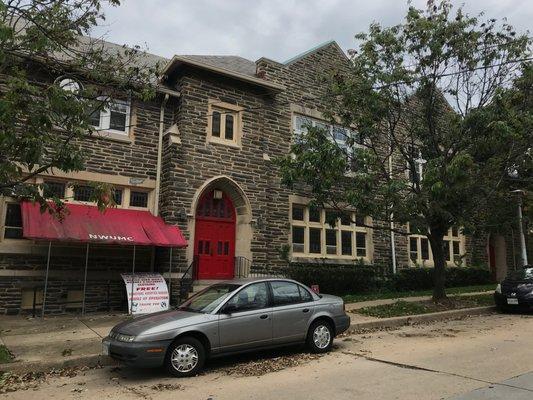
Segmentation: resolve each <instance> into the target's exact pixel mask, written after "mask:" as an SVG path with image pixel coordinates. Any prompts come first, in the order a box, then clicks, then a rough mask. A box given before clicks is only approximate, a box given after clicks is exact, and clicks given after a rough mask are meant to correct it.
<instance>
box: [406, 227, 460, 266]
mask: <svg viewBox="0 0 533 400" xmlns="http://www.w3.org/2000/svg"><path fill="white" fill-rule="evenodd" d="M407 229H408V231H410V228H409V224H408V225H407ZM453 231H454V228H450V229H449V230H448V233H447V234H446V235H445V236H444V238H443V241H444V242H448V243H449V245H448V258H449V260H446V265H448V266H456V265H461V266H466V263H465V257H464V256H465V254H466V251H465V243H466V238H465V236H464V235H463V234H462V233H461V230H460V229H457V235H454V234H453ZM411 239H415V240H416V253H417V256H416V262H414V261H413V259H412V258H411ZM422 239H425V240H427V241H428V259H427V260H423V259H422ZM454 242H456V243H458V244H459V255H458V256H457V257H456V256H455V254H454V252H453V243H454ZM407 254H408V257H409V265H410V266H411V267H416V266H422V267H433V266H435V262H434V260H433V252H432V251H431V244H430V243H429V240H428V238H427V236H426V235H422V234H417V233H410V234H409V235H408V236H407Z"/></svg>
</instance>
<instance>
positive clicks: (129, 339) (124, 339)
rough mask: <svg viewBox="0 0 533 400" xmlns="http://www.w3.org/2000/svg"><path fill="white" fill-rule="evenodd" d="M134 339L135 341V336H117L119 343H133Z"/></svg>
mask: <svg viewBox="0 0 533 400" xmlns="http://www.w3.org/2000/svg"><path fill="white" fill-rule="evenodd" d="M134 339H135V336H132V335H123V334H121V333H119V334H118V335H117V340H118V341H119V342H133V340H134Z"/></svg>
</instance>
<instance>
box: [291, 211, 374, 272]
mask: <svg viewBox="0 0 533 400" xmlns="http://www.w3.org/2000/svg"><path fill="white" fill-rule="evenodd" d="M295 206H297V207H303V209H304V216H303V217H304V218H303V220H295V219H293V218H292V215H293V208H294V207H295ZM326 212H334V211H333V210H329V209H320V210H319V215H320V221H319V222H313V221H310V220H309V214H310V209H309V207H308V206H307V205H305V204H299V203H292V204H291V207H290V222H291V231H290V237H289V244H290V249H291V254H292V255H293V257H306V258H307V257H309V258H328V259H338V260H358V259H360V260H363V261H365V262H371V261H372V257H373V248H372V233H371V228H368V227H367V226H357V225H356V224H355V223H354V221H355V213H354V212H350V213H349V217H350V224H349V225H343V224H341V219H340V218H337V219H336V221H335V224H334V225H333V226H331V225H329V223H327V222H326ZM364 224H365V225H368V226H370V225H371V224H372V222H371V218H370V217H365V218H364ZM293 227H300V228H303V229H304V243H303V244H304V249H303V251H294V244H293V242H292V228H293ZM312 228H316V229H320V253H311V252H310V240H309V234H310V229H312ZM330 229H333V230H335V233H336V239H337V241H336V253H335V254H328V246H327V244H326V231H327V230H330ZM344 231H346V232H350V233H351V243H352V246H351V247H352V254H349V255H348V254H342V232H344ZM357 233H364V234H365V249H366V254H365V256H358V255H357V239H356V237H357Z"/></svg>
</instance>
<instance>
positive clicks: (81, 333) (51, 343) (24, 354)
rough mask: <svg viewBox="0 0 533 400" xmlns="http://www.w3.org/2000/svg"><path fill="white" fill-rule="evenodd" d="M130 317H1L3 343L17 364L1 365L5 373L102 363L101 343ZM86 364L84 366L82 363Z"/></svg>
mask: <svg viewBox="0 0 533 400" xmlns="http://www.w3.org/2000/svg"><path fill="white" fill-rule="evenodd" d="M126 318H128V316H127V315H122V314H121V315H96V316H89V317H74V316H57V317H47V318H45V319H44V320H41V319H40V318H28V317H19V316H1V317H0V342H4V344H5V345H6V347H7V348H8V349H9V350H10V351H11V352H12V353H13V354H14V356H15V360H14V361H13V362H11V363H8V364H0V371H2V370H19V369H20V370H27V369H29V368H30V367H31V366H32V365H35V366H38V367H39V368H37V369H42V368H43V367H46V366H48V367H50V368H60V367H65V366H69V365H80V362H81V364H82V365H85V364H87V362H89V361H90V363H91V364H95V363H97V362H99V361H101V360H100V359H101V357H100V354H101V351H102V344H101V340H102V338H103V337H105V336H107V334H108V333H109V331H110V330H111V328H112V327H113V326H115V325H116V324H117V323H119V322H120V321H123V320H124V319H126ZM82 361H83V362H82Z"/></svg>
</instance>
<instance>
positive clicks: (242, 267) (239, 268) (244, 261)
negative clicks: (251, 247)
mask: <svg viewBox="0 0 533 400" xmlns="http://www.w3.org/2000/svg"><path fill="white" fill-rule="evenodd" d="M234 265H235V270H234V276H235V278H248V276H249V275H250V271H251V269H252V260H250V259H248V258H246V257H243V256H237V257H235V261H234Z"/></svg>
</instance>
